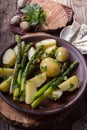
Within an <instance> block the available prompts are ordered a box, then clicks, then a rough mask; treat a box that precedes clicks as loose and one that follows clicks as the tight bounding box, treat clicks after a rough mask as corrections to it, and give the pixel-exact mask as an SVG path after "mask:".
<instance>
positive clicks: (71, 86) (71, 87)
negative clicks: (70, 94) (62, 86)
mask: <svg viewBox="0 0 87 130" xmlns="http://www.w3.org/2000/svg"><path fill="white" fill-rule="evenodd" d="M73 88H74V84H72V83H71V84H70V87H69V89H68V91H72V90H73Z"/></svg>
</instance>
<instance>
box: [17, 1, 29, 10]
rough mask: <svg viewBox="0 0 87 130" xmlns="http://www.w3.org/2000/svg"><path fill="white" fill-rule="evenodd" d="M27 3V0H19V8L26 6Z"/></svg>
mask: <svg viewBox="0 0 87 130" xmlns="http://www.w3.org/2000/svg"><path fill="white" fill-rule="evenodd" d="M26 4H27V0H18V2H17V8H18V9H20V8H24V7H25V6H26Z"/></svg>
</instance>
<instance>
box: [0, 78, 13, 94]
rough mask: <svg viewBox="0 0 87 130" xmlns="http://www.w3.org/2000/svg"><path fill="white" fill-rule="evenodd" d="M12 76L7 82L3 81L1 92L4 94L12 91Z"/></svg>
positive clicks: (0, 87) (0, 86) (0, 85)
mask: <svg viewBox="0 0 87 130" xmlns="http://www.w3.org/2000/svg"><path fill="white" fill-rule="evenodd" d="M11 80H12V76H11V77H9V78H8V79H7V80H5V81H3V82H2V83H1V84H0V91H2V92H8V91H9V89H10V84H11Z"/></svg>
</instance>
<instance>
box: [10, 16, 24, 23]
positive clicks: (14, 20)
mask: <svg viewBox="0 0 87 130" xmlns="http://www.w3.org/2000/svg"><path fill="white" fill-rule="evenodd" d="M20 21H21V17H20V16H19V15H15V16H13V17H12V19H11V21H10V24H12V25H18V24H19V23H20Z"/></svg>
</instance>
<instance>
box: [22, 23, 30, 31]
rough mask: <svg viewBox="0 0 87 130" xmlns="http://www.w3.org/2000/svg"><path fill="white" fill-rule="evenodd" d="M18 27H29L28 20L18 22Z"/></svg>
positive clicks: (24, 28) (27, 28) (25, 28)
mask: <svg viewBox="0 0 87 130" xmlns="http://www.w3.org/2000/svg"><path fill="white" fill-rule="evenodd" d="M20 27H21V28H22V29H23V30H29V29H30V25H29V22H27V21H23V22H20Z"/></svg>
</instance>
